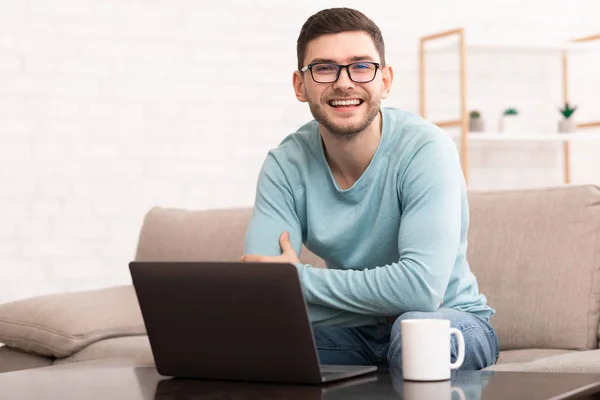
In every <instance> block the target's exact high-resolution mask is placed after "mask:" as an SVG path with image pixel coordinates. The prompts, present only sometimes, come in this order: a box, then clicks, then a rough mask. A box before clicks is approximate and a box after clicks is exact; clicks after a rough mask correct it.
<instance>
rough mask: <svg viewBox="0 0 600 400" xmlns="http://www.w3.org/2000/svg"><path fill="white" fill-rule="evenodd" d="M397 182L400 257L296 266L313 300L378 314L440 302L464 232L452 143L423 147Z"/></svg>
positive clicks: (420, 308)
mask: <svg viewBox="0 0 600 400" xmlns="http://www.w3.org/2000/svg"><path fill="white" fill-rule="evenodd" d="M399 181H400V183H399V185H400V188H399V189H400V191H401V193H402V217H401V223H400V227H399V237H398V247H399V254H400V257H399V260H398V261H397V262H395V263H392V264H389V265H382V266H377V267H376V268H373V269H365V270H341V269H339V270H338V269H335V270H333V269H332V270H322V269H317V268H310V267H309V266H306V265H298V270H299V273H300V277H301V279H302V284H303V290H304V293H305V297H306V299H307V301H308V302H309V303H313V304H318V305H323V306H327V307H334V308H338V309H341V310H345V311H349V312H354V313H358V314H366V315H380V316H381V315H387V316H396V315H400V314H402V313H404V312H406V311H435V310H436V309H437V308H438V307H439V304H440V302H441V301H442V300H443V297H444V293H445V290H446V287H447V285H448V282H449V279H450V275H451V272H452V268H453V265H454V263H455V261H456V257H457V252H458V250H459V245H460V235H461V212H462V210H461V193H462V190H463V185H464V178H463V175H462V171H461V169H460V163H459V162H458V157H457V152H456V147H455V146H454V143H452V142H451V141H449V140H448V141H446V140H436V141H434V142H429V143H427V144H425V145H424V146H422V147H421V148H420V149H419V150H418V151H417V153H416V154H415V156H414V157H413V159H412V160H411V162H410V163H409V165H408V167H407V169H406V171H405V173H404V175H403V176H402V177H400V179H399ZM374 234H377V232H374Z"/></svg>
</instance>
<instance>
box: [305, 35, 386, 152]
mask: <svg viewBox="0 0 600 400" xmlns="http://www.w3.org/2000/svg"><path fill="white" fill-rule="evenodd" d="M306 50H307V51H306V58H305V60H304V64H303V65H308V64H312V63H315V62H320V63H321V62H324V63H327V62H330V63H336V64H343V65H344V64H350V63H354V62H361V61H364V62H377V63H380V62H381V60H380V57H379V54H378V53H377V50H376V49H375V45H374V44H373V41H372V39H371V37H370V36H369V35H368V34H367V33H365V32H343V33H337V34H328V35H322V36H320V37H318V38H316V39H314V40H312V41H311V42H309V44H308V47H307V49H306ZM367 67H368V65H367V64H364V65H357V66H356V67H355V68H354V69H353V70H352V73H353V74H352V77H353V78H354V79H355V80H366V79H370V78H371V77H372V76H373V75H372V74H371V75H369V72H365V70H366V68H367ZM328 73H330V72H328V68H320V69H319V70H317V69H315V68H313V74H315V78H317V80H321V81H322V80H327V79H319V76H317V75H319V74H321V76H326V75H327V74H328ZM361 74H362V76H363V78H360V76H361ZM333 77H335V73H333ZM294 88H295V90H296V97H297V98H298V100H300V101H304V102H308V105H309V108H310V111H311V113H312V115H313V117H314V118H315V119H316V120H317V121H318V122H319V123H320V124H321V125H322V126H323V127H325V129H327V131H329V133H331V134H332V135H334V136H336V137H338V138H341V139H347V140H351V139H353V138H355V137H356V136H357V135H358V134H359V133H360V132H362V131H363V130H364V129H366V128H367V127H368V126H369V125H370V124H371V122H373V120H374V119H375V117H376V116H377V113H378V112H379V107H380V104H381V99H382V98H386V97H387V95H388V92H389V89H390V88H391V70H389V71H388V70H387V68H386V69H383V70H382V69H381V67H380V69H377V70H376V72H375V78H374V79H373V80H372V81H370V82H366V83H357V82H353V81H352V80H351V79H350V77H349V76H348V71H347V70H346V69H342V70H341V71H340V74H339V78H338V79H337V81H335V82H333V83H318V82H315V80H313V78H312V76H311V72H310V71H309V70H307V71H305V72H299V71H296V72H295V73H294Z"/></svg>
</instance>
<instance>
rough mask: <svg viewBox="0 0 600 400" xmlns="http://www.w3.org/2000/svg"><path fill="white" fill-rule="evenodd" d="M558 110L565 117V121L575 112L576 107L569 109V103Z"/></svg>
mask: <svg viewBox="0 0 600 400" xmlns="http://www.w3.org/2000/svg"><path fill="white" fill-rule="evenodd" d="M558 110H559V111H560V113H561V114H562V115H563V116H564V117H565V119H569V118H570V117H571V115H573V113H574V112H575V110H577V107H576V106H575V107H573V108H571V106H569V103H565V107H564V108H559V109H558Z"/></svg>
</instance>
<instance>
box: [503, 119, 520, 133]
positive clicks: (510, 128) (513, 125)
mask: <svg viewBox="0 0 600 400" xmlns="http://www.w3.org/2000/svg"><path fill="white" fill-rule="evenodd" d="M522 131H523V127H522V124H521V117H520V116H519V115H503V116H502V117H501V118H500V132H502V133H517V132H522Z"/></svg>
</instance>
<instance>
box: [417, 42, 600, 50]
mask: <svg viewBox="0 0 600 400" xmlns="http://www.w3.org/2000/svg"><path fill="white" fill-rule="evenodd" d="M458 44H459V43H458V41H457V40H437V41H433V42H430V43H427V44H426V47H425V48H426V51H427V52H432V53H448V52H458V50H459V48H458ZM465 45H466V48H467V52H469V51H476V52H479V51H490V52H493V51H496V52H543V53H556V54H562V52H564V51H568V52H569V53H585V52H592V51H600V40H596V41H590V42H579V43H574V42H565V43H527V42H525V43H508V42H492V41H489V42H485V41H477V40H475V41H470V40H468V39H467V41H466V43H465Z"/></svg>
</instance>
